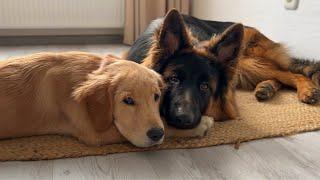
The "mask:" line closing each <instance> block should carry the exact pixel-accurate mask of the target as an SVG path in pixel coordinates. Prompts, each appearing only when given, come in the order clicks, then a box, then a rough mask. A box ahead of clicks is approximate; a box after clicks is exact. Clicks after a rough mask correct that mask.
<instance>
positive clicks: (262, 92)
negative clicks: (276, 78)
mask: <svg viewBox="0 0 320 180" xmlns="http://www.w3.org/2000/svg"><path fill="white" fill-rule="evenodd" d="M274 94H275V89H274V88H273V87H272V85H271V84H264V85H261V86H259V87H257V88H256V90H255V96H256V99H257V100H258V101H265V100H268V99H270V98H272V97H273V96H274Z"/></svg>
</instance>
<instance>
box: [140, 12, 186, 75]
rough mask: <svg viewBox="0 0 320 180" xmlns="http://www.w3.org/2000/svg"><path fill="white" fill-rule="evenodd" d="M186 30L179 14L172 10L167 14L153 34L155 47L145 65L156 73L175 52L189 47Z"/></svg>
mask: <svg viewBox="0 0 320 180" xmlns="http://www.w3.org/2000/svg"><path fill="white" fill-rule="evenodd" d="M189 39H190V38H189V36H188V33H187V29H186V27H185V24H184V21H183V18H182V16H181V15H180V13H179V12H178V11H177V10H175V9H172V10H171V11H169V12H168V13H167V15H166V16H165V18H164V20H163V24H162V26H161V27H160V29H159V31H158V32H157V33H156V34H155V41H156V43H155V44H154V45H155V46H154V47H152V48H151V51H149V54H150V53H151V54H154V55H155V56H153V57H152V58H151V59H150V61H152V62H146V65H147V66H148V67H150V68H152V69H154V70H156V71H157V72H159V71H160V69H161V68H162V67H163V66H164V65H165V64H166V62H167V59H168V58H170V56H172V55H174V54H175V53H176V52H177V51H179V50H181V49H183V48H187V47H190V46H191V45H190V44H191V43H190V40H189Z"/></svg>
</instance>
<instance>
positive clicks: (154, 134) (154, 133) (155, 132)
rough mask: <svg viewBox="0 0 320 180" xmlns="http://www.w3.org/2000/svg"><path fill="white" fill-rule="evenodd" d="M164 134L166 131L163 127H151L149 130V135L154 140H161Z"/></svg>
mask: <svg viewBox="0 0 320 180" xmlns="http://www.w3.org/2000/svg"><path fill="white" fill-rule="evenodd" d="M163 135H164V131H163V129H162V128H151V129H150V130H149V131H148V132H147V136H148V137H149V138H150V139H151V140H152V141H155V142H156V141H159V140H160V139H161V138H162V137H163Z"/></svg>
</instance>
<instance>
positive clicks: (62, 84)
mask: <svg viewBox="0 0 320 180" xmlns="http://www.w3.org/2000/svg"><path fill="white" fill-rule="evenodd" d="M161 86H162V80H161V77H160V76H159V75H158V74H157V73H156V72H154V71H152V70H149V69H147V68H146V67H144V66H142V65H139V64H137V63H132V62H129V61H121V60H117V61H116V60H112V59H110V60H103V59H102V58H100V57H99V56H96V55H93V54H88V53H82V52H67V53H39V54H33V55H30V56H24V57H19V58H13V59H9V60H7V61H3V62H0V114H1V116H0V123H1V126H0V138H10V137H21V136H31V135H41V134H63V135H71V136H74V137H76V138H78V139H79V140H81V141H83V142H84V143H86V144H89V145H101V144H109V143H117V142H122V141H125V140H128V141H130V142H131V143H132V144H134V145H136V146H140V147H146V146H151V145H154V144H159V143H161V142H162V140H163V133H164V130H163V128H164V127H163V123H162V120H161V118H160V115H159V98H160V93H161V91H160V88H161Z"/></svg>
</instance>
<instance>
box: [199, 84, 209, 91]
mask: <svg viewBox="0 0 320 180" xmlns="http://www.w3.org/2000/svg"><path fill="white" fill-rule="evenodd" d="M208 89H209V84H208V83H207V82H203V83H201V84H200V90H201V91H207V90H208Z"/></svg>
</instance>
